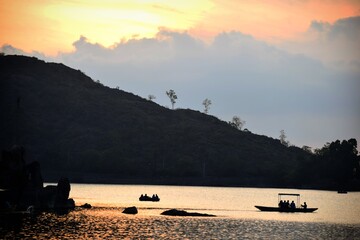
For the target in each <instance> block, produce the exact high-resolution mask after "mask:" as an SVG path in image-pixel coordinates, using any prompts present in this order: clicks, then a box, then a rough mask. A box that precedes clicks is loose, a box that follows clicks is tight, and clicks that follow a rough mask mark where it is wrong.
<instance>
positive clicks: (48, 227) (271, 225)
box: [0, 207, 360, 239]
mask: <svg viewBox="0 0 360 240" xmlns="http://www.w3.org/2000/svg"><path fill="white" fill-rule="evenodd" d="M121 210H122V209H121V208H115V207H110V208H97V207H95V208H92V209H76V210H74V211H72V212H70V213H69V214H66V215H58V214H55V213H41V214H39V215H37V216H36V217H25V218H22V219H21V224H20V225H18V227H10V226H9V225H8V228H6V227H5V228H4V226H1V227H0V238H5V239H6V238H10V239H12V238H21V239H28V238H37V239H139V238H141V239H265V238H266V239H284V238H290V239H359V238H360V229H359V225H351V224H327V223H312V222H287V221H271V220H270V221H269V220H256V219H234V218H224V217H216V218H211V217H169V216H149V215H147V214H138V215H135V216H133V215H126V214H122V213H121ZM143 211H147V210H146V209H140V212H143Z"/></svg>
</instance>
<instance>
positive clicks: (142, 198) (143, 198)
mask: <svg viewBox="0 0 360 240" xmlns="http://www.w3.org/2000/svg"><path fill="white" fill-rule="evenodd" d="M139 201H150V202H159V201H160V198H159V197H158V195H157V194H154V195H153V196H152V197H149V196H148V195H146V194H145V195H142V194H141V196H140V197H139Z"/></svg>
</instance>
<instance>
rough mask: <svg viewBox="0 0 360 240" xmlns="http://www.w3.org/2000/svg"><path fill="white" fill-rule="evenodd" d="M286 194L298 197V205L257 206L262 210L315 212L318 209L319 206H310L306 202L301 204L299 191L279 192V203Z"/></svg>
mask: <svg viewBox="0 0 360 240" xmlns="http://www.w3.org/2000/svg"><path fill="white" fill-rule="evenodd" d="M284 196H288V197H289V196H291V197H296V202H297V203H296V205H295V206H296V207H290V206H280V204H279V206H277V207H266V206H257V205H256V206H255V207H256V208H257V209H259V210H260V211H265V212H305V213H307V212H314V211H316V210H317V209H318V208H308V207H307V206H306V204H305V206H304V205H301V204H300V194H298V193H279V194H278V203H280V202H281V201H282V199H283V197H284Z"/></svg>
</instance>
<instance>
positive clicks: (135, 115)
mask: <svg viewBox="0 0 360 240" xmlns="http://www.w3.org/2000/svg"><path fill="white" fill-rule="evenodd" d="M0 66H1V71H0V79H1V81H0V96H1V98H0V109H1V114H2V121H1V123H0V132H1V133H2V134H1V135H0V149H1V150H7V149H11V148H12V147H13V146H14V145H17V146H22V147H24V149H25V150H26V152H25V153H24V161H25V164H30V163H32V162H38V163H39V164H40V166H41V172H42V175H43V177H44V180H45V182H57V180H58V179H60V178H61V177H66V178H68V179H69V180H70V182H71V183H108V184H116V183H118V184H155V185H189V186H230V187H233V186H234V187H235V186H237V187H278V188H303V189H323V190H336V191H338V190H341V191H342V190H346V191H359V190H360V165H359V161H360V156H359V154H358V151H357V141H356V139H353V138H351V139H349V140H342V141H340V140H335V141H333V142H331V143H326V144H325V145H324V147H323V148H321V149H315V150H312V149H311V148H309V147H307V146H303V147H297V146H292V145H291V144H289V143H288V142H287V141H285V137H286V136H285V134H284V131H282V132H281V133H282V134H281V136H280V139H274V138H271V137H268V136H263V135H259V134H256V133H252V132H251V131H250V130H249V129H246V130H245V129H244V130H242V129H241V128H237V127H234V126H233V124H231V123H229V122H226V121H223V120H221V119H219V118H217V117H216V116H212V115H210V114H206V113H203V112H199V111H196V110H191V109H169V108H166V107H163V106H160V105H158V104H157V103H155V102H154V101H151V100H148V99H145V98H141V97H139V96H136V95H134V94H132V93H128V92H125V91H123V90H121V89H120V88H110V87H106V86H104V85H103V84H101V82H100V81H99V80H93V79H91V78H90V77H88V76H86V75H85V74H84V73H83V72H81V71H80V70H75V69H71V68H69V67H67V66H65V65H63V64H58V63H46V62H44V61H41V60H38V59H36V58H34V57H25V56H15V55H4V56H0ZM120 80H121V79H120ZM1 161H2V160H1V159H0V162H1ZM0 180H1V179H0Z"/></svg>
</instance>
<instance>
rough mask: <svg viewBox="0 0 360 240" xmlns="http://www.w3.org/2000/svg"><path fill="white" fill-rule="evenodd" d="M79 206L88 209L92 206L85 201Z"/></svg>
mask: <svg viewBox="0 0 360 240" xmlns="http://www.w3.org/2000/svg"><path fill="white" fill-rule="evenodd" d="M80 207H82V208H87V209H90V208H91V207H92V206H91V205H90V204H89V203H85V204H83V205H81V206H80Z"/></svg>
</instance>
